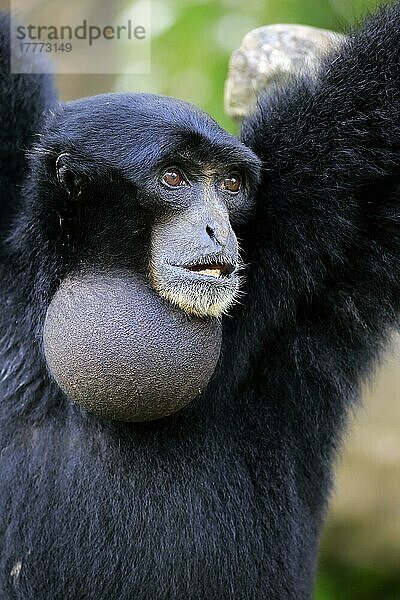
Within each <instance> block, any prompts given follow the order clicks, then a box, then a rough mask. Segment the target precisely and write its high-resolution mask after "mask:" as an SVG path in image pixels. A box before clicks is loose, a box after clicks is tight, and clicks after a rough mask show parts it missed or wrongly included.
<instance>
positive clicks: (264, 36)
mask: <svg viewBox="0 0 400 600" xmlns="http://www.w3.org/2000/svg"><path fill="white" fill-rule="evenodd" d="M344 39H345V36H343V35H340V34H338V33H334V32H332V31H328V30H326V29H317V28H315V27H308V26H306V25H289V24H287V25H267V26H266V27H259V28H257V29H253V30H252V31H250V32H249V33H248V34H247V35H246V36H245V37H244V38H243V41H242V45H241V46H240V48H239V49H237V50H235V51H234V52H233V53H232V55H231V59H230V62H229V70H228V77H227V80H226V83H225V110H226V112H227V114H228V115H229V116H231V117H234V118H236V119H242V118H243V117H245V116H246V115H247V114H249V112H251V110H252V109H253V107H254V106H255V102H256V98H257V94H258V93H259V92H260V90H262V89H265V88H267V87H268V86H270V85H271V84H273V83H279V82H283V81H285V79H287V77H288V76H290V75H294V74H296V73H298V72H299V71H301V70H303V69H313V68H315V66H316V65H317V64H318V60H319V59H320V58H321V56H322V55H323V54H324V53H325V52H328V51H329V50H330V49H331V48H332V47H333V46H334V45H335V44H337V43H340V41H342V40H344Z"/></svg>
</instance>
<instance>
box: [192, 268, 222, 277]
mask: <svg viewBox="0 0 400 600" xmlns="http://www.w3.org/2000/svg"><path fill="white" fill-rule="evenodd" d="M197 272H198V273H200V274H201V275H211V276H212V277H219V276H220V275H221V270H220V269H203V270H202V271H197Z"/></svg>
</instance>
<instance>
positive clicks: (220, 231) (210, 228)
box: [206, 221, 231, 248]
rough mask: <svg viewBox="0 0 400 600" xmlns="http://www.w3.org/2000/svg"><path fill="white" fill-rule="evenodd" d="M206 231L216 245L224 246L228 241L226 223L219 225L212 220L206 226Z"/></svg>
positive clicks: (228, 233)
mask: <svg viewBox="0 0 400 600" xmlns="http://www.w3.org/2000/svg"><path fill="white" fill-rule="evenodd" d="M206 232H207V235H208V237H209V238H211V239H212V241H213V242H215V243H216V244H217V245H218V246H221V248H225V246H226V245H227V243H228V241H229V236H230V233H231V232H230V227H228V226H227V225H219V224H218V223H216V222H214V221H210V222H209V223H208V224H207V226H206Z"/></svg>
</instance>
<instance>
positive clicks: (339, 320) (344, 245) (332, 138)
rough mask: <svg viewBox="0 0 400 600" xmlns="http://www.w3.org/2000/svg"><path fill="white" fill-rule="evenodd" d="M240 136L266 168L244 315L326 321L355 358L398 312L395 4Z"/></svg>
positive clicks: (399, 141)
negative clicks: (258, 291)
mask: <svg viewBox="0 0 400 600" xmlns="http://www.w3.org/2000/svg"><path fill="white" fill-rule="evenodd" d="M242 139H243V141H244V142H245V143H246V144H247V145H248V146H250V147H251V148H252V149H253V150H254V151H255V152H256V153H257V154H258V156H259V157H260V158H261V159H262V160H263V164H264V167H263V177H262V182H261V185H260V187H259V191H258V195H257V208H256V213H255V216H254V219H253V220H252V222H251V223H250V224H249V226H248V228H247V229H246V230H243V231H241V232H240V235H241V237H242V239H243V243H242V245H243V249H244V260H245V262H246V263H248V264H249V265H250V268H249V272H248V280H247V295H248V300H247V301H246V304H247V309H248V310H247V314H251V315H252V317H251V319H252V320H253V321H254V326H255V327H258V328H260V327H261V328H270V331H269V333H271V332H273V331H276V330H277V329H278V328H281V327H282V325H285V328H286V329H287V327H302V326H306V325H307V326H311V325H312V326H313V327H314V329H315V328H317V327H318V326H319V324H320V326H321V327H322V328H323V329H324V331H325V334H324V335H325V336H327V335H329V332H332V331H333V330H335V332H336V333H337V335H338V336H339V337H340V338H343V339H341V343H342V342H344V339H346V341H347V342H348V344H349V347H348V348H347V351H348V352H349V353H351V352H352V353H353V354H352V356H353V355H354V356H356V355H359V353H360V351H361V350H362V348H363V346H364V345H365V344H366V343H367V341H368V340H367V338H369V336H371V335H373V336H374V339H375V336H379V337H380V336H381V334H382V333H383V332H384V331H386V329H387V328H388V326H391V325H393V324H394V323H395V322H396V313H397V311H398V309H399V306H400V263H399V258H400V4H399V3H396V4H395V5H394V6H393V7H391V8H384V9H382V10H381V11H380V12H379V13H378V14H377V15H375V16H374V17H373V18H371V19H370V20H369V21H367V22H366V23H365V24H364V26H363V27H362V28H361V29H360V30H359V31H358V32H355V33H354V34H352V35H351V36H350V38H349V40H348V42H346V43H344V44H342V45H341V46H340V47H339V48H338V50H337V51H336V52H335V53H333V54H331V55H330V56H328V57H327V58H326V59H325V60H324V62H323V63H322V65H321V67H320V69H319V72H318V73H317V74H315V75H313V76H307V77H303V78H299V79H297V80H294V81H292V82H291V83H290V84H289V85H288V86H287V87H285V88H284V89H277V90H274V91H273V92H271V93H268V94H266V95H264V96H263V97H261V98H260V99H259V105H258V109H257V110H256V112H255V113H254V114H253V115H252V116H251V117H250V118H248V119H247V120H246V121H245V122H244V124H243V129H242ZM260 285H262V288H263V290H264V294H262V295H260V294H259V293H257V291H256V290H257V289H259V288H260ZM255 315H256V317H255ZM368 346H369V344H368Z"/></svg>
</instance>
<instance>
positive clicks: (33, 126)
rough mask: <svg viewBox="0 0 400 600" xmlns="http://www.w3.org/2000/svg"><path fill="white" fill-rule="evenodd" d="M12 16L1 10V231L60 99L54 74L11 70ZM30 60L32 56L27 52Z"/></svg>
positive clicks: (10, 216)
mask: <svg viewBox="0 0 400 600" xmlns="http://www.w3.org/2000/svg"><path fill="white" fill-rule="evenodd" d="M9 29H10V18H9V16H8V15H6V14H4V13H0V234H1V233H3V231H5V232H6V231H7V228H8V225H9V219H10V218H12V216H13V214H14V210H15V204H16V203H17V201H18V200H17V198H18V195H19V192H20V187H21V182H22V180H23V177H24V175H25V172H26V164H27V160H26V151H27V150H28V149H29V148H30V147H31V145H32V144H33V143H34V141H35V134H36V133H37V131H38V129H39V127H40V122H41V119H42V115H43V113H44V112H45V111H46V110H47V109H48V108H50V107H51V106H52V105H53V104H54V103H55V102H56V93H55V91H54V88H53V81H52V80H53V78H52V77H51V76H50V75H35V74H31V75H20V74H13V73H11V72H10V34H9ZM25 60H26V61H27V62H32V57H30V56H29V55H27V57H26V59H25Z"/></svg>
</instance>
